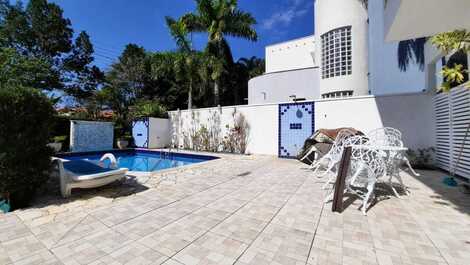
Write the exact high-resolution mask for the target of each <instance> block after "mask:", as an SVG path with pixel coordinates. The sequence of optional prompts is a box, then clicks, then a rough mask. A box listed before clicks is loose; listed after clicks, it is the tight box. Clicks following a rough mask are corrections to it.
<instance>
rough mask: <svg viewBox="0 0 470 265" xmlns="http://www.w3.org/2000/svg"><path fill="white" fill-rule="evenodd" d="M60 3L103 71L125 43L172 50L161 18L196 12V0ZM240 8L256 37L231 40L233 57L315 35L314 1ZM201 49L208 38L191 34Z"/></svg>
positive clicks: (252, 0)
mask: <svg viewBox="0 0 470 265" xmlns="http://www.w3.org/2000/svg"><path fill="white" fill-rule="evenodd" d="M50 1H51V2H55V3H56V4H58V5H60V6H61V7H62V9H63V10H64V15H65V17H67V18H69V19H70V20H71V22H72V27H73V29H74V31H75V33H76V34H78V33H79V32H80V31H82V30H84V31H86V32H87V33H88V34H89V35H90V37H91V40H92V42H93V44H94V47H95V64H96V65H97V66H99V67H100V68H102V69H104V70H105V69H106V68H107V67H109V65H110V64H111V63H112V62H113V60H116V58H117V57H118V56H119V55H120V53H121V52H122V50H123V49H124V47H125V45H126V44H128V43H135V44H138V45H141V46H143V47H144V48H145V49H146V50H148V51H153V52H155V51H167V50H173V49H175V44H174V42H173V40H172V39H171V37H170V35H169V32H168V28H167V27H166V25H165V19H164V18H165V16H172V17H174V18H178V17H180V16H182V15H183V14H186V13H188V12H192V11H194V10H195V1H194V0H50ZM238 2H239V8H240V9H241V10H243V11H247V12H250V13H251V14H252V15H253V16H254V17H255V19H256V20H257V22H258V23H257V25H256V26H255V28H256V30H257V32H258V35H259V40H258V41H257V42H250V41H246V40H240V39H231V38H229V43H230V46H231V48H232V52H233V56H234V58H235V59H238V58H240V57H251V56H257V57H263V58H264V48H265V46H267V45H269V44H273V43H277V42H282V41H286V40H290V39H295V38H299V37H303V36H307V35H311V34H313V31H314V25H313V24H314V18H313V2H314V1H313V0H239V1H238ZM193 41H194V46H195V47H196V48H197V49H203V48H204V47H205V44H206V42H207V36H206V35H204V34H197V35H194V36H193Z"/></svg>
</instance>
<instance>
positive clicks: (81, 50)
mask: <svg viewBox="0 0 470 265" xmlns="http://www.w3.org/2000/svg"><path fill="white" fill-rule="evenodd" d="M0 48H2V49H10V50H9V52H7V50H3V51H4V52H5V53H4V54H7V55H9V56H11V55H13V54H12V53H11V51H12V50H14V51H15V53H16V55H15V56H16V57H18V58H23V59H26V60H27V61H30V62H31V63H29V65H28V67H31V66H35V67H38V66H40V67H41V69H40V71H38V72H39V73H40V74H39V75H37V76H36V78H35V80H34V82H33V83H31V82H29V83H28V84H25V85H33V86H34V87H35V88H37V89H42V90H44V89H47V90H53V89H60V90H66V91H67V92H71V93H72V95H74V96H78V97H79V98H80V99H81V98H82V97H85V96H86V95H91V94H92V93H91V90H93V89H96V87H97V85H98V83H99V82H100V78H101V77H102V73H101V71H99V69H98V68H97V67H93V66H91V63H92V62H93V57H92V54H93V45H92V44H91V42H90V40H89V36H88V35H87V34H86V33H85V32H82V33H80V34H79V35H78V37H77V39H76V40H75V42H74V41H73V29H72V27H71V22H70V20H69V19H67V18H65V17H64V16H63V10H62V9H61V8H60V7H59V6H58V5H56V4H54V3H49V2H48V1H47V0H30V1H28V4H27V5H26V7H25V6H24V5H23V4H22V2H21V1H18V2H17V3H16V4H15V5H11V4H10V3H9V1H8V0H0ZM4 58H5V57H4ZM9 65H10V66H12V67H13V66H15V64H13V63H11V61H10V64H9ZM17 66H19V65H17ZM23 66H25V65H23ZM19 69H21V67H20V68H19ZM10 70H11V69H10ZM38 70H39V69H38ZM16 72H18V73H19V74H24V75H25V76H23V77H18V76H11V79H13V80H11V81H15V80H16V81H18V80H29V81H31V78H30V76H28V75H29V73H30V72H29V71H24V72H22V71H16ZM16 81H15V82H16Z"/></svg>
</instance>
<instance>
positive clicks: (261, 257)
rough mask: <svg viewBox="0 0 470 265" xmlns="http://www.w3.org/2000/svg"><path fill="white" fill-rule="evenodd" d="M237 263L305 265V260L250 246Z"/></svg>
mask: <svg viewBox="0 0 470 265" xmlns="http://www.w3.org/2000/svg"><path fill="white" fill-rule="evenodd" d="M235 264H239V265H305V260H303V261H300V260H297V259H295V258H291V257H289V256H286V255H283V254H282V253H274V252H271V251H268V250H265V249H260V248H255V247H250V248H249V249H248V250H247V251H246V252H245V253H243V255H242V256H241V257H240V258H239V259H238V260H237V262H236V263H235Z"/></svg>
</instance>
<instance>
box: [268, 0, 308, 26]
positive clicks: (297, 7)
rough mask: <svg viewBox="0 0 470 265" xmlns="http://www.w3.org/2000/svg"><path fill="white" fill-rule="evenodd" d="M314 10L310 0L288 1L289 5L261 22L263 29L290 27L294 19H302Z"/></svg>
mask: <svg viewBox="0 0 470 265" xmlns="http://www.w3.org/2000/svg"><path fill="white" fill-rule="evenodd" d="M311 8H313V6H312V3H311V1H310V0H307V1H306V0H288V3H287V4H286V5H284V6H282V7H281V8H280V9H279V10H278V11H276V12H274V13H273V14H272V15H271V16H270V17H268V18H266V19H264V20H263V21H262V22H261V27H262V28H263V29H267V30H270V29H273V28H274V27H275V26H278V25H281V26H284V27H286V26H289V25H290V24H291V23H292V22H293V21H294V19H296V18H299V17H302V16H304V15H306V14H307V13H308V11H309V10H310V9H311Z"/></svg>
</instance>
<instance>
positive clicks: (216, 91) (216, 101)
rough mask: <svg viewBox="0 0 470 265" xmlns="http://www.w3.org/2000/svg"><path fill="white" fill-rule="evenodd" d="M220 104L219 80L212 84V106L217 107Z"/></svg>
mask: <svg viewBox="0 0 470 265" xmlns="http://www.w3.org/2000/svg"><path fill="white" fill-rule="evenodd" d="M219 104H220V99H219V80H216V81H215V82H214V106H218V105H219Z"/></svg>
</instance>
